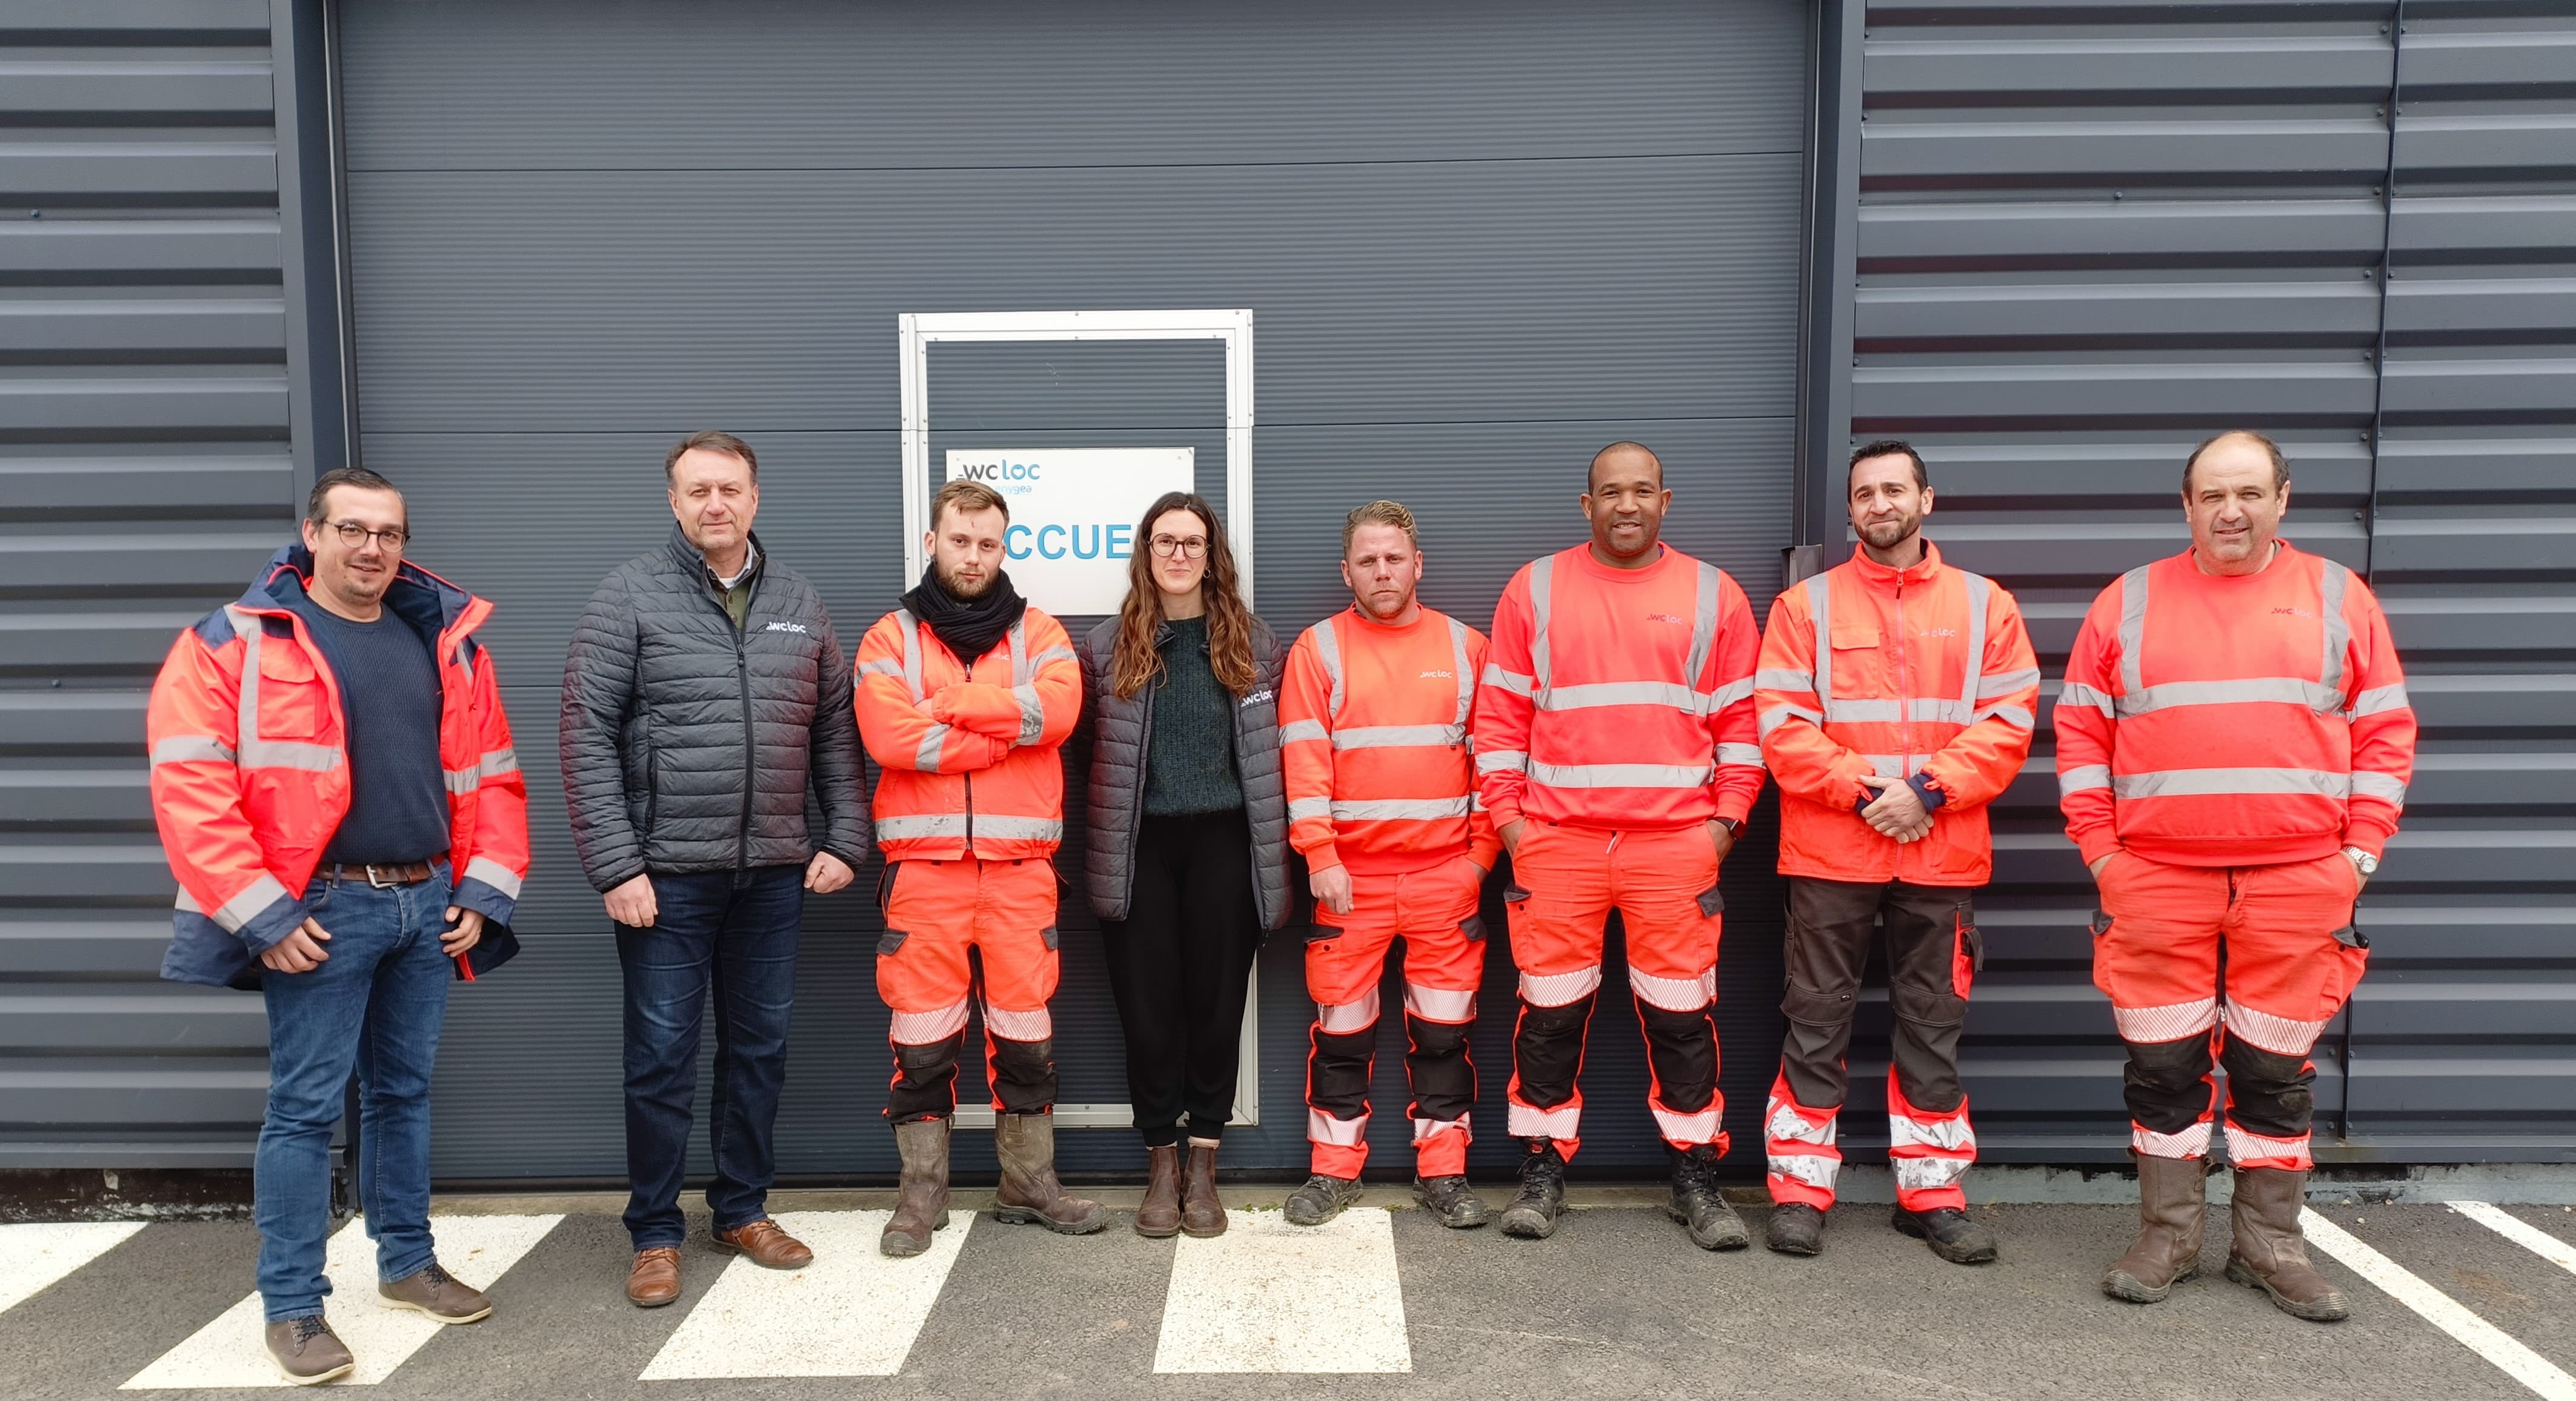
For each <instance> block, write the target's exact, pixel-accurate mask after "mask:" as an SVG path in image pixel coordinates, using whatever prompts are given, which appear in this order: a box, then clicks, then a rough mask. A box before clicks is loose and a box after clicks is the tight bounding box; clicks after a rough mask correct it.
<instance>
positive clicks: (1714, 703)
mask: <svg viewBox="0 0 2576 1401" xmlns="http://www.w3.org/2000/svg"><path fill="white" fill-rule="evenodd" d="M1752 694H1753V678H1752V677H1750V676H1748V677H1745V678H1744V679H1743V680H1741V681H1729V682H1727V683H1726V684H1725V685H1723V686H1720V687H1718V688H1717V689H1716V690H1714V691H1711V692H1709V693H1708V694H1706V695H1704V696H1702V697H1700V710H1701V711H1702V712H1704V713H1706V714H1710V715H1714V714H1716V713H1717V712H1719V711H1721V710H1724V709H1726V708H1727V707H1728V706H1730V705H1733V704H1735V703H1736V702H1737V701H1740V700H1743V699H1744V698H1746V697H1747V696H1750V695H1752Z"/></svg>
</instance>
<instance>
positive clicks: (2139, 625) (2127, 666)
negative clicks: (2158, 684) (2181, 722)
mask: <svg viewBox="0 0 2576 1401" xmlns="http://www.w3.org/2000/svg"><path fill="white" fill-rule="evenodd" d="M2147 569H2148V566H2146V565H2143V564H2141V565H2139V566H2138V567H2137V568H2135V569H2132V570H2130V571H2129V572H2128V573H2126V574H2123V575H2121V576H2120V689H2121V690H2123V691H2126V692H2128V693H2130V694H2131V695H2135V694H2137V693H2138V692H2140V691H2143V690H2145V689H2147V679H2146V675H2145V672H2144V671H2143V669H2142V667H2141V662H2142V660H2143V659H2144V658H2145V656H2146V654H2147Z"/></svg>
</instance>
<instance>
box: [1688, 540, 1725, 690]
mask: <svg viewBox="0 0 2576 1401" xmlns="http://www.w3.org/2000/svg"><path fill="white" fill-rule="evenodd" d="M1716 648H1717V566H1716V565H1714V564H1707V563H1703V564H1701V565H1700V567H1699V574H1698V576H1697V577H1696V579H1695V580H1694V584H1693V588H1692V591H1691V646H1690V660H1689V662H1688V664H1687V669H1686V670H1684V671H1683V672H1682V681H1683V682H1684V683H1685V684H1687V685H1689V686H1692V687H1694V688H1695V687H1697V686H1698V685H1699V678H1700V674H1701V673H1702V672H1705V671H1707V670H1708V654H1709V653H1710V652H1712V651H1714V650H1716Z"/></svg>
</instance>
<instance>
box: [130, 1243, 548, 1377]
mask: <svg viewBox="0 0 2576 1401" xmlns="http://www.w3.org/2000/svg"><path fill="white" fill-rule="evenodd" d="M561 1220H563V1218H562V1217H561V1216H442V1217H439V1218H437V1219H436V1220H435V1221H434V1222H432V1226H433V1229H434V1230H435V1232H436V1235H437V1239H438V1262H439V1263H440V1264H442V1265H444V1266H446V1267H447V1269H448V1272H449V1273H451V1274H453V1275H455V1276H456V1277H457V1278H458V1279H461V1280H463V1281H465V1282H466V1283H467V1284H470V1285H473V1286H474V1287H475V1288H477V1289H485V1290H488V1289H490V1288H491V1287H492V1285H493V1283H494V1281H496V1280H498V1279H500V1278H501V1276H503V1275H505V1274H507V1273H509V1271H510V1267H511V1266H512V1265H515V1264H517V1263H519V1261H520V1259H521V1258H522V1257H523V1256H525V1255H526V1254H527V1253H528V1252H529V1251H530V1250H531V1249H533V1248H535V1246H536V1244H537V1242H538V1241H541V1240H543V1239H545V1237H546V1232H548V1231H551V1230H553V1229H554V1228H555V1223H556V1222H558V1221H561ZM366 1227H367V1223H366V1222H365V1221H363V1220H359V1219H356V1218H352V1219H351V1220H350V1222H349V1224H348V1225H346V1226H343V1227H341V1228H340V1230H339V1232H338V1234H336V1235H334V1236H332V1237H331V1245H330V1250H329V1253H328V1255H327V1257H326V1259H325V1263H324V1265H323V1269H324V1272H325V1273H327V1274H328V1275H329V1276H330V1278H331V1296H330V1297H329V1298H328V1299H325V1300H323V1306H324V1312H325V1313H326V1315H327V1316H328V1317H329V1318H330V1320H331V1331H332V1332H334V1333H337V1334H339V1335H340V1341H341V1342H344V1343H346V1344H348V1345H349V1354H350V1356H352V1357H354V1358H355V1359H357V1363H358V1367H357V1370H356V1371H354V1372H352V1373H350V1374H349V1375H348V1377H347V1378H345V1379H344V1380H342V1381H341V1383H340V1385H342V1386H372V1385H374V1384H375V1383H377V1382H380V1381H383V1380H384V1379H385V1378H387V1377H389V1376H392V1375H393V1373H394V1369H395V1368H397V1367H400V1366H401V1365H402V1364H403V1363H404V1362H406V1361H408V1360H410V1358H411V1355H412V1354H413V1353H415V1352H418V1351H420V1349H421V1346H422V1345H423V1344H425V1343H427V1342H428V1341H429V1340H430V1339H432V1338H434V1337H437V1336H438V1332H439V1330H440V1329H442V1328H444V1327H446V1326H447V1325H446V1324H443V1323H438V1322H435V1321H433V1320H431V1319H430V1318H429V1317H428V1316H427V1315H425V1314H421V1313H417V1312H414V1311H412V1310H410V1309H389V1308H384V1307H382V1306H380V1305H379V1304H378V1303H377V1302H376V1243H375V1242H374V1241H371V1240H369V1239H367V1229H366ZM493 1307H494V1308H495V1310H496V1311H497V1310H500V1309H507V1308H508V1307H510V1301H509V1299H507V1298H506V1297H496V1298H495V1299H494V1300H493ZM467 1326H469V1327H470V1326H472V1325H467ZM267 1331H268V1326H267V1323H266V1321H265V1320H264V1318H263V1316H262V1311H261V1308H260V1301H259V1295H258V1294H257V1293H256V1292H254V1293H252V1294H251V1295H250V1297H248V1298H246V1299H244V1300H242V1301H241V1302H240V1303H237V1304H235V1305H233V1306H232V1307H231V1308H229V1309H226V1310H224V1312H223V1314H222V1316H221V1317H218V1318H217V1319H216V1320H215V1321H214V1322H212V1323H209V1324H207V1325H206V1326H205V1327H203V1328H200V1329H198V1330H197V1331H196V1332H195V1333H193V1334H191V1335H189V1337H188V1340H187V1341H186V1342H183V1343H181V1344H179V1345H178V1346H177V1347H174V1348H172V1349H170V1350H169V1351H168V1352H165V1353H163V1354H161V1356H160V1357H158V1358H156V1359H154V1360H153V1363H152V1365H151V1366H149V1367H146V1368H144V1369H143V1370H142V1371H140V1372H137V1373H135V1374H134V1379H133V1380H131V1381H129V1382H127V1383H126V1384H125V1387H124V1389H125V1390H127V1391H151V1390H166V1389H170V1388H189V1387H228V1386H284V1385H286V1379H285V1378H284V1377H282V1376H280V1375H278V1371H277V1364H276V1363H275V1362H274V1361H271V1360H270V1358H269V1355H268V1345H267V1342H266V1335H267Z"/></svg>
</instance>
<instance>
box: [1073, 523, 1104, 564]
mask: <svg viewBox="0 0 2576 1401" xmlns="http://www.w3.org/2000/svg"><path fill="white" fill-rule="evenodd" d="M1073 557H1074V558H1075V559H1098V558H1100V527H1099V526H1096V525H1095V526H1093V527H1092V528H1091V548H1090V549H1087V550H1086V549H1084V548H1083V547H1082V527H1081V526H1078V525H1077V526H1075V527H1074V528H1073Z"/></svg>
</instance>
